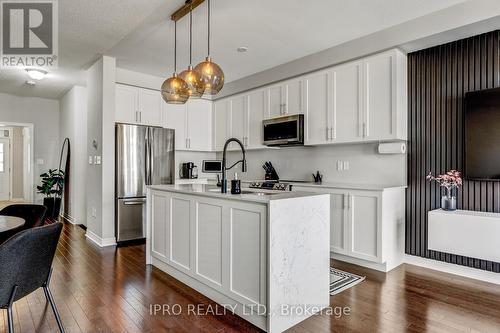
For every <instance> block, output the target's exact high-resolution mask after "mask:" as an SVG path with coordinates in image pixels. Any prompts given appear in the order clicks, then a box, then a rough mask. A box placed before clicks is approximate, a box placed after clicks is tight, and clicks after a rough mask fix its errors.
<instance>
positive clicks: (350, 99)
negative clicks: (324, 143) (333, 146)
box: [332, 61, 363, 142]
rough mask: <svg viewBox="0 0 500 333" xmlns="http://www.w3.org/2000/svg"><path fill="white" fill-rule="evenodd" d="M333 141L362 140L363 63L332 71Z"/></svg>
mask: <svg viewBox="0 0 500 333" xmlns="http://www.w3.org/2000/svg"><path fill="white" fill-rule="evenodd" d="M332 80H333V84H332V90H333V116H332V126H333V131H332V132H333V133H332V137H333V140H334V141H336V142H355V141H360V140H361V139H362V124H363V113H362V94H361V90H362V85H361V80H362V63H361V62H359V61H357V62H353V63H348V64H345V65H341V66H337V67H335V68H334V69H333V71H332Z"/></svg>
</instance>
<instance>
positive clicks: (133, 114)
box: [115, 84, 139, 124]
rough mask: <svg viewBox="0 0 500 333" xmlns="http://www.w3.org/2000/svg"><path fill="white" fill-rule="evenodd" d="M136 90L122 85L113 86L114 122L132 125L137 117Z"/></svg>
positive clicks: (136, 120)
mask: <svg viewBox="0 0 500 333" xmlns="http://www.w3.org/2000/svg"><path fill="white" fill-rule="evenodd" d="M138 91H139V89H138V88H135V87H130V86H126V85H123V84H116V85H115V121H116V122H117V123H128V124H134V123H137V122H138V121H139V119H138V118H139V116H138V111H139V110H138V95H139V94H138Z"/></svg>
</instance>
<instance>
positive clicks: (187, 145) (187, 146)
mask: <svg viewBox="0 0 500 333" xmlns="http://www.w3.org/2000/svg"><path fill="white" fill-rule="evenodd" d="M186 148H189V143H188V138H186Z"/></svg>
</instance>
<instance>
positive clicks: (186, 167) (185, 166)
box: [179, 162, 198, 179]
mask: <svg viewBox="0 0 500 333" xmlns="http://www.w3.org/2000/svg"><path fill="white" fill-rule="evenodd" d="M179 177H180V178H181V179H196V178H198V167H197V166H196V165H194V163H193V162H186V163H182V164H181V167H180V169H179Z"/></svg>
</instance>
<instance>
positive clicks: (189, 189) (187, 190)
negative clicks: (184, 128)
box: [148, 184, 324, 204]
mask: <svg viewBox="0 0 500 333" xmlns="http://www.w3.org/2000/svg"><path fill="white" fill-rule="evenodd" d="M148 188H150V189H152V190H157V191H165V192H176V193H183V194H192V195H201V196H205V197H212V198H220V199H229V200H238V201H247V202H257V203H264V204H266V203H269V202H271V201H275V200H283V199H292V198H301V197H313V196H318V195H324V194H319V193H314V192H304V191H292V192H288V191H283V192H278V191H266V190H251V189H248V188H243V189H242V191H244V192H245V191H246V192H252V193H243V194H231V193H230V191H229V190H228V193H221V192H220V187H217V186H214V185H206V184H177V185H150V186H148ZM258 192H260V193H272V194H271V195H258V194H256V193H258Z"/></svg>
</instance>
